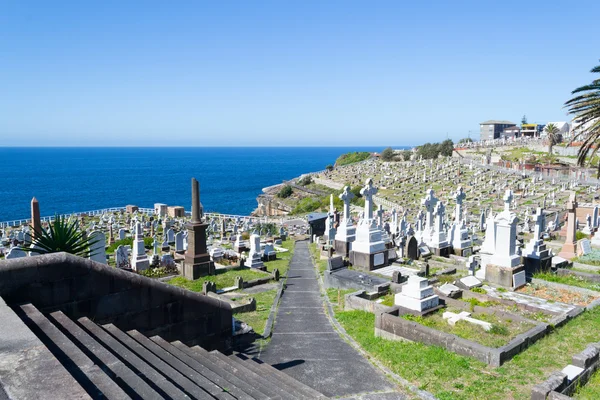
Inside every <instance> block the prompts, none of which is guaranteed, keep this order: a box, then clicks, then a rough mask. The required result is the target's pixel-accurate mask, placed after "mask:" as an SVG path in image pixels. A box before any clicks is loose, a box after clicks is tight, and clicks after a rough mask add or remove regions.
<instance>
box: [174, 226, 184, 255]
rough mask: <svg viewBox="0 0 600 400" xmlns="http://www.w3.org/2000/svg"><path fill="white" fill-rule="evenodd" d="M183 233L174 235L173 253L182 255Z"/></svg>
mask: <svg viewBox="0 0 600 400" xmlns="http://www.w3.org/2000/svg"><path fill="white" fill-rule="evenodd" d="M183 236H184V235H183V231H179V232H177V233H176V234H175V252H176V253H179V254H183V252H184V249H183Z"/></svg>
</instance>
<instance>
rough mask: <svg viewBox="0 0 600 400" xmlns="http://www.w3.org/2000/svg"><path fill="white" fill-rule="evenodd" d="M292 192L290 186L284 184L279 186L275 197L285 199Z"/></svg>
mask: <svg viewBox="0 0 600 400" xmlns="http://www.w3.org/2000/svg"><path fill="white" fill-rule="evenodd" d="M292 192H293V190H292V187H291V186H290V185H285V186H284V187H282V188H281V190H280V191H279V193H277V197H279V198H280V199H285V198H288V197H290V196H291V195H292Z"/></svg>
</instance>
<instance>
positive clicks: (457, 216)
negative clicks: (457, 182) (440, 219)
mask: <svg viewBox="0 0 600 400" xmlns="http://www.w3.org/2000/svg"><path fill="white" fill-rule="evenodd" d="M452 197H453V198H454V201H456V209H455V211H454V222H456V223H459V221H460V220H461V217H462V203H463V201H464V200H465V199H466V198H467V195H466V193H465V191H464V190H463V188H462V186H459V187H458V189H457V190H456V192H454V195H453V196H452Z"/></svg>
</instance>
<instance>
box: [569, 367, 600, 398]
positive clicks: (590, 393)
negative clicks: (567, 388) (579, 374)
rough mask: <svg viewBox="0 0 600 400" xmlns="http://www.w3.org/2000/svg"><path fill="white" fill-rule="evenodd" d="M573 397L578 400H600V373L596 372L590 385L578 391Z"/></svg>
mask: <svg viewBox="0 0 600 400" xmlns="http://www.w3.org/2000/svg"><path fill="white" fill-rule="evenodd" d="M572 397H573V398H574V399H577V400H596V399H600V372H598V371H597V372H594V374H593V375H592V377H591V378H590V380H589V381H588V383H586V384H585V385H584V386H582V387H580V388H579V389H577V391H576V392H575V394H573V395H572Z"/></svg>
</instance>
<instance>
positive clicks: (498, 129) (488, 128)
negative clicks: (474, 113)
mask: <svg viewBox="0 0 600 400" xmlns="http://www.w3.org/2000/svg"><path fill="white" fill-rule="evenodd" d="M515 125H516V124H515V123H514V122H510V121H496V120H489V121H485V122H481V123H480V124H479V140H482V141H483V140H490V139H499V138H500V135H501V134H502V132H503V131H504V129H506V128H509V127H511V126H515Z"/></svg>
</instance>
